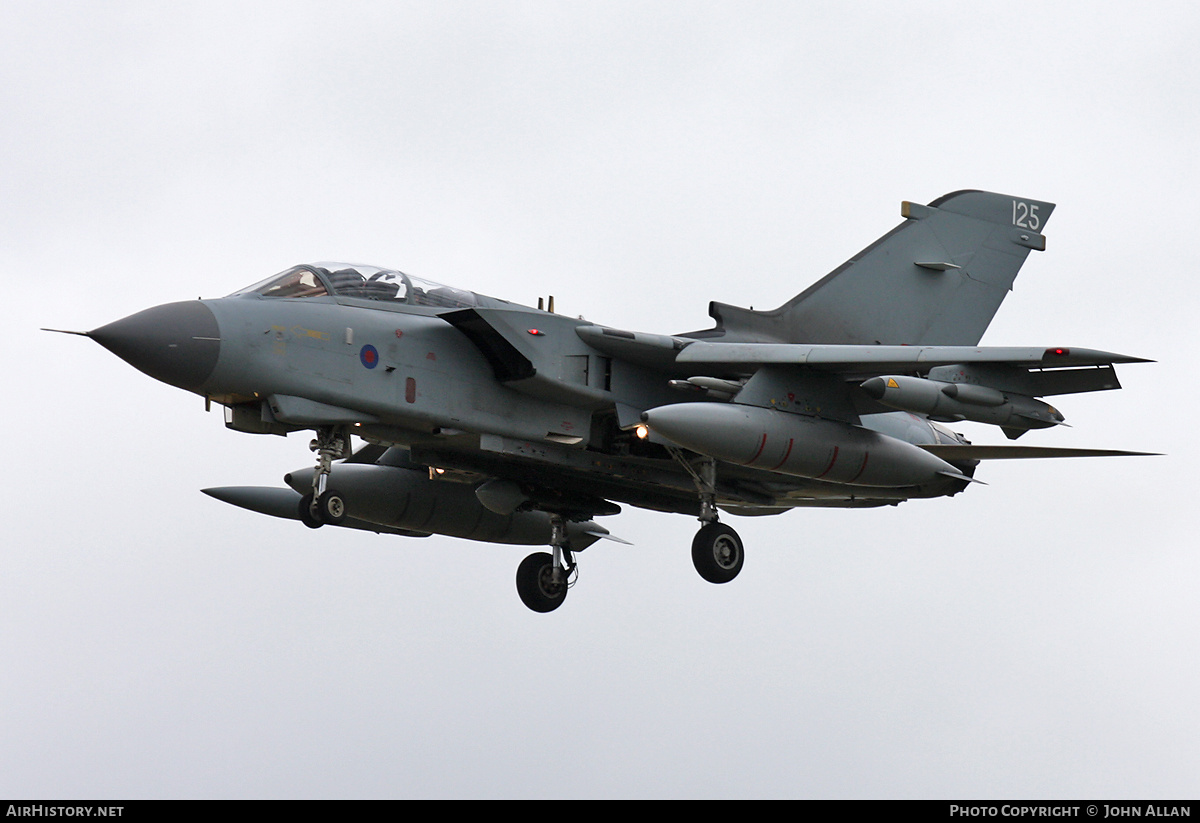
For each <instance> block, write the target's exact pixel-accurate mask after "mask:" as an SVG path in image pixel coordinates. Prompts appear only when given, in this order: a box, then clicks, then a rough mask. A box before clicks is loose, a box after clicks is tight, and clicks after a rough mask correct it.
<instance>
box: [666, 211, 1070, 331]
mask: <svg viewBox="0 0 1200 823" xmlns="http://www.w3.org/2000/svg"><path fill="white" fill-rule="evenodd" d="M1053 211H1054V204H1053V203H1046V202H1043V201H1040V200H1030V199H1029V198H1021V197H1010V196H1009V195H1006V194H993V193H991V192H985V191H970V190H968V191H956V192H952V193H951V194H947V195H944V196H943V197H939V198H938V199H936V200H934V201H933V202H932V203H930V204H929V205H927V206H921V205H918V204H915V203H908V202H905V203H903V204H902V205H901V208H900V213H901V215H902V216H903V217H904V218H905V220H904V222H903V223H901V224H900V225H899V226H897V227H896V228H894V229H892V230H891V231H890V232H888V233H887V234H885V235H884V236H883V237H881V238H879V239H878V240H876V241H875V242H874V243H872V244H871V245H869V246H867V247H866V248H865V249H863V250H862V251H861V252H859V253H858V254H856V255H855V256H854V257H852V258H851V259H850V260H847V261H846V262H845V263H843V264H842V265H841V266H839V267H838V268H836V269H834V270H833V271H832V272H830V273H829V274H827V275H826V276H825V277H823V278H821V279H820V280H818V281H817V282H816V283H814V284H813V285H812V286H810V287H809V288H807V289H805V290H804V291H803V292H801V293H800V294H798V295H796V296H795V297H794V298H792V299H791V300H789V301H788V302H787V303H784V304H783V305H782V306H780V307H779V308H777V309H774V310H771V311H754V310H753V309H743V308H739V307H737V306H731V305H729V304H727V303H718V302H715V301H714V302H712V303H710V304H709V314H710V315H711V316H712V318H713V319H714V320H716V322H717V325H716V327H715V328H713V329H709V330H706V331H700V332H693V333H691V334H687V335H683V336H685V337H697V338H711V337H720V338H721V339H722V340H724V341H726V342H764V343H825V344H848V345H872V344H875V345H926V346H974V345H976V344H978V343H979V340H980V338H982V337H983V333H984V331H985V330H986V329H987V327H988V324H989V323H990V322H991V321H992V317H994V316H995V314H996V310H997V309H999V308H1000V303H1001V302H1002V301H1003V300H1004V298H1005V297H1006V296H1007V294H1008V292H1009V290H1010V289H1011V288H1012V284H1013V281H1014V280H1015V279H1016V277H1017V272H1018V271H1020V269H1021V265H1022V264H1023V263H1024V262H1025V258H1026V257H1028V256H1029V252H1030V250H1031V249H1033V250H1037V251H1042V250H1044V249H1045V248H1046V238H1045V236H1044V235H1042V233H1041V232H1042V230H1043V228H1044V227H1045V225H1046V222H1047V221H1048V220H1049V219H1050V214H1051V212H1053Z"/></svg>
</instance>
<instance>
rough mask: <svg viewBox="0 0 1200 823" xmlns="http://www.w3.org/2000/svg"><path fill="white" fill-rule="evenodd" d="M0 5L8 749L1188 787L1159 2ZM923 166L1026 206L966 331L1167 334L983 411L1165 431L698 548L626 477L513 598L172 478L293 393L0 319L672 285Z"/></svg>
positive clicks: (827, 263) (1179, 286) (859, 201)
mask: <svg viewBox="0 0 1200 823" xmlns="http://www.w3.org/2000/svg"><path fill="white" fill-rule="evenodd" d="M0 9H2V10H3V26H0V115H2V116H0V146H2V147H3V150H2V151H0V226H2V227H3V228H2V229H0V260H3V263H4V275H3V276H4V278H5V284H6V286H7V288H6V290H5V291H6V295H7V296H6V298H5V304H4V305H5V306H6V308H7V309H8V322H6V323H5V324H4V326H3V328H2V329H0V344H2V348H0V351H2V352H3V354H2V355H0V356H2V357H3V358H4V363H5V370H6V373H7V380H6V383H5V385H6V388H5V389H4V399H5V402H4V403H3V407H2V411H0V414H2V415H3V423H4V431H6V432H7V433H9V434H12V435H13V440H12V441H11V442H10V443H9V444H8V448H7V449H6V452H7V453H8V454H9V455H10V456H11V457H13V458H14V460H13V462H12V464H10V467H11V468H12V469H13V472H12V475H11V476H10V478H9V479H8V480H7V481H5V483H4V495H3V499H4V500H5V501H7V503H8V504H9V509H8V511H9V516H8V517H7V518H6V522H5V525H4V526H3V527H0V528H2V529H3V531H2V534H3V536H4V537H3V541H2V546H0V548H2V550H0V660H2V661H3V665H2V666H0V740H2V741H3V745H2V746H0V796H8V797H12V796H25V797H63V798H67V797H102V798H103V797H119V798H125V797H300V796H315V797H356V796H383V797H389V796H394V797H413V796H437V797H506V796H539V797H541V796H597V797H608V796H683V797H695V796H705V797H707V796H711V797H737V796H785V797H880V796H882V797H910V796H912V797H928V796H934V797H955V798H963V797H999V796H1011V797H1016V796H1019V797H1074V798H1087V797H1096V798H1115V797H1145V796H1149V797H1167V796H1175V797H1178V796H1183V797H1195V796H1197V794H1198V793H1200V791H1198V790H1200V778H1198V775H1200V708H1198V704H1197V701H1196V695H1197V693H1198V692H1200V688H1198V687H1200V655H1198V654H1197V651H1198V650H1200V619H1198V618H1200V606H1197V601H1196V592H1197V588H1198V585H1197V584H1198V583H1200V560H1198V559H1197V551H1196V538H1195V527H1194V523H1193V521H1194V512H1193V511H1192V508H1191V507H1192V506H1193V505H1195V503H1194V501H1193V497H1194V496H1195V492H1196V489H1197V484H1196V480H1195V470H1194V467H1195V466H1196V465H1197V461H1198V460H1200V450H1198V449H1197V445H1196V440H1197V437H1196V421H1195V419H1194V414H1193V412H1194V409H1195V408H1196V406H1197V402H1198V401H1200V392H1198V391H1197V388H1196V381H1195V379H1194V378H1193V377H1192V375H1193V374H1194V371H1195V368H1196V355H1197V353H1198V352H1197V349H1198V347H1197V342H1196V341H1197V329H1196V324H1195V323H1194V318H1195V317H1196V314H1197V310H1198V309H1200V306H1198V305H1197V304H1198V302H1200V301H1198V300H1197V289H1196V286H1195V279H1194V271H1195V261H1194V253H1193V247H1194V245H1195V227H1196V223H1197V216H1198V215H1197V211H1198V209H1197V205H1196V203H1197V199H1196V192H1197V189H1198V183H1200V180H1198V174H1197V168H1196V163H1197V160H1196V158H1197V145H1196V141H1197V138H1196V135H1197V134H1198V133H1200V122H1198V116H1197V115H1198V112H1197V101H1198V100H1200V89H1198V87H1197V86H1198V84H1200V58H1198V56H1197V54H1198V52H1197V50H1196V48H1195V43H1196V42H1197V40H1198V39H1200V25H1198V22H1200V12H1197V11H1196V9H1195V6H1194V4H1190V3H1183V2H1177V3H1171V2H1163V3H1152V4H1146V5H1144V6H1142V7H1139V8H1138V9H1136V10H1135V9H1134V8H1133V7H1131V6H1129V5H1128V4H1111V3H1110V4H1104V3H1054V2H1048V3H1047V2H1038V3H1026V2H1004V3H973V4H963V3H942V2H913V3H904V4H896V3H846V4H817V3H812V4H805V3H737V4H734V3H700V2H687V3H682V2H680V3H649V4H647V3H618V2H606V3H587V4H585V3H536V2H522V3H515V2H514V3H485V2H477V3H475V2H466V3H463V2H459V3H453V2H439V3H395V2H388V3H340V4H336V5H332V4H326V3H296V2H289V3H257V4H250V3H216V2H204V3H173V4H160V3H148V2H147V3H133V2H113V3H104V4H94V3H71V2H61V3H53V4H47V3H32V2H13V1H12V0H3V2H2V3H0ZM961 188H984V189H991V190H995V191H1001V192H1006V193H1009V194H1013V195H1018V196H1025V197H1031V198H1038V199H1043V200H1050V201H1053V202H1055V203H1057V204H1058V209H1057V210H1056V211H1055V213H1054V218H1053V220H1052V221H1051V223H1050V224H1049V226H1048V229H1047V235H1048V238H1049V242H1048V246H1049V248H1048V250H1047V251H1046V252H1045V253H1044V254H1035V255H1032V256H1031V258H1030V261H1029V262H1028V263H1027V265H1026V266H1025V269H1024V270H1023V272H1022V275H1021V277H1020V279H1018V281H1017V285H1016V290H1015V291H1014V292H1013V294H1012V295H1011V296H1010V297H1009V299H1008V301H1007V302H1006V304H1005V305H1004V306H1003V307H1002V308H1001V310H1000V314H999V315H998V317H997V319H996V321H995V322H994V323H993V325H992V327H991V329H990V330H989V332H988V334H987V336H986V337H985V338H984V342H985V343H988V344H993V345H1075V346H1087V347H1092V348H1100V349H1107V350H1111V351H1118V352H1126V353H1129V354H1135V355H1141V356H1144V357H1151V358H1155V359H1156V360H1158V361H1159V362H1158V363H1157V364H1151V365H1143V366H1131V367H1125V368H1122V369H1120V371H1119V374H1120V377H1121V380H1122V382H1123V383H1124V385H1125V389H1124V390H1123V391H1120V392H1109V393H1100V394H1098V395H1093V396H1074V397H1064V398H1061V403H1059V404H1057V405H1059V406H1060V408H1061V409H1062V410H1063V411H1064V413H1065V414H1066V415H1067V418H1068V420H1069V422H1071V423H1072V424H1073V426H1074V427H1073V428H1071V429H1062V430H1057V431H1052V432H1035V433H1032V434H1030V435H1029V436H1028V437H1027V438H1026V439H1025V440H1023V441H1022V442H1023V443H1024V442H1029V443H1031V444H1039V445H1064V446H1080V447H1082V446H1095V447H1112V448H1130V449H1140V450H1146V451H1160V452H1166V453H1167V456H1165V457H1158V458H1145V459H1120V460H1116V459H1114V460H1079V461H1075V460H1064V461H1044V462H1033V461H1013V462H1007V463H993V464H987V465H985V466H984V467H983V468H982V469H981V470H980V472H979V475H978V476H979V477H980V478H981V479H983V480H985V481H986V482H987V483H988V484H989V485H987V486H975V487H973V488H971V489H969V490H968V491H967V492H966V493H964V494H963V495H961V496H960V497H958V498H955V499H954V500H936V501H915V502H911V503H907V504H905V505H902V506H900V507H898V508H896V509H889V510H886V511H865V512H845V511H798V512H793V513H790V514H787V515H783V516H781V517H776V518H763V519H755V520H751V519H737V518H734V519H732V520H731V522H733V523H734V524H735V525H736V526H737V528H738V529H739V531H740V532H741V533H742V535H743V538H744V539H745V541H746V543H747V546H748V560H747V562H746V567H745V570H744V572H743V573H742V575H741V576H740V577H739V578H738V580H737V581H736V582H735V583H733V584H730V585H727V586H721V587H715V586H711V585H709V584H707V583H704V582H703V581H702V580H700V578H699V577H698V576H697V575H696V573H695V572H694V570H693V569H692V567H691V562H690V558H689V557H688V546H689V545H690V541H691V536H692V533H693V532H694V529H695V525H696V524H695V523H694V521H692V520H691V519H689V518H686V517H682V516H671V515H660V514H651V513H647V512H641V511H637V510H632V509H627V510H626V511H625V513H623V514H622V515H620V516H619V517H616V518H610V519H607V520H606V521H604V522H605V525H607V526H608V527H609V528H611V529H612V530H613V531H614V532H615V533H616V534H618V535H620V536H622V537H624V538H626V539H628V540H631V541H633V542H634V543H635V544H636V545H635V546H633V547H626V546H618V545H615V544H605V545H599V546H596V547H594V548H593V549H591V550H589V551H588V552H586V553H585V554H584V555H583V556H582V564H583V565H582V575H581V579H580V582H579V585H578V586H576V587H575V589H573V590H572V592H571V596H570V597H569V598H568V601H567V603H566V604H565V605H564V607H563V608H562V609H560V610H559V611H558V612H556V613H554V614H552V615H535V614H533V613H530V612H528V611H527V610H526V609H525V608H524V607H523V606H522V605H521V604H520V601H519V600H518V599H517V596H516V592H515V590H514V586H513V575H514V571H515V568H516V565H517V563H518V562H519V561H520V559H521V557H523V556H524V554H525V553H526V551H527V550H525V549H523V548H519V547H501V546H491V545H485V544H476V543H468V542H462V541H454V540H450V539H443V538H436V537H435V538H429V539H426V540H404V539H400V538H392V537H381V536H376V535H368V534H354V533H348V534H343V533H340V532H334V531H331V530H329V529H324V530H321V531H318V532H312V531H309V530H307V529H305V528H303V527H302V526H300V525H299V524H297V523H289V522H284V521H280V520H274V519H271V518H266V517H262V516H259V515H254V514H251V513H249V512H245V511H242V510H239V509H235V508H232V507H230V506H227V505H224V504H221V503H218V502H217V501H215V500H212V499H210V498H208V497H205V496H204V495H202V494H200V493H199V491H198V489H200V488H202V487H207V486H213V485H236V484H263V485H274V484H278V483H279V481H280V478H281V476H282V475H283V473H284V472H286V471H289V470H293V469H296V468H299V467H302V466H306V465H309V464H310V455H309V452H308V450H307V448H306V445H307V438H304V437H300V436H292V437H290V438H286V439H284V438H272V437H253V436H250V435H243V434H236V433H233V432H228V431H226V430H225V429H224V427H223V425H222V421H221V418H220V415H219V414H216V413H213V414H208V415H206V414H205V413H204V410H203V403H202V401H201V400H200V399H199V398H197V397H195V396H192V395H188V394H186V393H184V392H181V391H178V390H176V389H172V388H170V387H168V386H165V385H162V384H158V383H156V382H154V381H153V380H151V379H149V378H147V377H145V376H144V375H142V374H140V373H138V372H136V371H135V370H133V369H132V368H130V367H129V366H128V365H126V364H124V363H122V362H121V361H119V360H117V359H116V358H114V357H113V356H112V355H110V354H109V353H107V352H106V351H104V350H103V349H101V348H100V347H99V346H97V345H95V344H93V343H91V342H89V341H87V340H82V339H79V338H71V337H65V336H56V335H50V334H45V333H42V332H38V331H36V329H37V328H38V327H39V326H53V327H59V328H76V329H90V328H94V327H96V326H99V325H102V324H104V323H106V322H109V321H111V320H114V319H116V318H119V317H123V316H125V315H128V314H131V313H133V312H135V311H137V310H140V309H142V308H145V307H148V306H151V305H156V304H159V303H164V302H170V301H174V300H181V299H189V298H192V297H196V296H198V295H203V296H205V297H215V296H219V295H222V294H226V293H229V292H232V291H234V290H236V289H237V288H240V287H242V286H245V285H247V284H249V283H251V282H254V281H256V280H259V279H261V278H263V277H265V276H267V275H269V274H271V273H273V272H275V271H279V270H281V269H283V268H285V267H287V266H288V265H291V264H293V263H296V262H302V261H306V260H318V259H349V260H355V261H362V262H370V263H377V264H381V265H389V266H396V267H400V268H403V269H405V270H406V271H410V272H412V273H414V274H418V275H423V276H426V277H429V278H432V279H435V280H440V281H443V282H447V283H454V284H458V285H462V286H464V287H467V288H472V289H475V290H477V291H481V292H485V293H488V294H494V295H497V296H502V297H506V298H509V299H513V300H517V301H521V302H526V303H533V302H535V301H536V298H537V297H538V296H539V295H546V294H554V295H555V296H556V302H557V306H558V309H559V310H560V311H562V312H565V313H569V314H583V315H586V316H587V317H588V318H589V319H593V320H597V321H601V322H604V323H606V324H610V325H615V326H620V327H624V328H633V329H641V330H646V331H655V332H663V333H669V332H678V331H684V330H689V329H695V328H702V327H707V326H708V325H709V320H708V318H707V316H706V306H707V301H708V300H710V299H717V300H722V301H725V302H729V303H736V304H738V305H754V306H756V307H758V308H764V307H771V306H775V305H778V304H779V303H780V302H782V301H783V300H785V299H787V298H788V297H790V296H792V295H793V294H795V293H796V292H798V291H800V290H801V289H802V288H803V287H805V286H806V285H808V284H809V283H811V282H812V281H813V280H815V279H817V278H818V277H820V276H821V275H823V274H824V273H826V272H827V271H829V270H830V269H832V268H833V267H835V266H836V265H838V264H840V263H841V262H842V261H843V260H845V259H846V258H847V257H848V256H850V255H851V254H853V253H854V252H856V251H858V250H859V249H860V248H862V247H863V246H865V245H866V244H867V243H868V242H870V241H872V240H873V239H875V238H876V237H877V236H879V235H880V234H882V233H883V232H885V231H887V230H888V229H890V228H891V227H892V226H894V225H895V224H896V223H898V222H899V220H900V217H899V203H900V201H901V200H902V199H908V200H914V201H917V202H928V201H929V200H932V199H933V198H935V197H937V196H939V195H941V194H944V193H946V192H949V191H953V190H956V189H961ZM1168 400H1169V401H1170V402H1165V401H1168ZM962 430H963V431H964V432H965V433H967V434H968V436H970V437H971V438H972V439H973V440H974V441H975V442H985V443H991V442H1004V440H1003V436H1002V435H1001V434H1000V433H999V432H997V431H995V430H993V429H990V428H987V427H983V426H976V425H974V424H964V426H963V427H962ZM1189 535H1190V536H1189Z"/></svg>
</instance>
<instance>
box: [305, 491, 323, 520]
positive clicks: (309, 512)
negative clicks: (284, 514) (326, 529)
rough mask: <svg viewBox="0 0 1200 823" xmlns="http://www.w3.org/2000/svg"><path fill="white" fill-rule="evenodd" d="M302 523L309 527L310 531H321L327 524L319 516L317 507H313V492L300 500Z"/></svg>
mask: <svg viewBox="0 0 1200 823" xmlns="http://www.w3.org/2000/svg"><path fill="white" fill-rule="evenodd" d="M299 509H300V522H301V523H303V524H304V525H306V526H308V527H309V528H310V529H319V528H321V527H322V526H324V525H325V524H324V523H323V522H322V521H321V518H320V517H318V516H317V511H316V507H315V506H313V496H312V492H309V493H308V494H306V495H304V496H303V497H301V498H300V506H299Z"/></svg>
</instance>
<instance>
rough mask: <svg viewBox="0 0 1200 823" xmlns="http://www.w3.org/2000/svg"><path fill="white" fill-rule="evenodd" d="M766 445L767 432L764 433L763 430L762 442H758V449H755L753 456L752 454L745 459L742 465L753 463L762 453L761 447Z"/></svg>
mask: <svg viewBox="0 0 1200 823" xmlns="http://www.w3.org/2000/svg"><path fill="white" fill-rule="evenodd" d="M766 445H767V433H766V432H763V438H762V442H761V443H759V444H758V451H756V452H755V453H754V456H753V457H751V458H750V459H749V460H747V461H746V462H745V463H743V464H742V465H743V466H749V465H750V464H751V463H753V462H754V461H755V460H757V459H758V456H759V455H760V454H762V450H763V447H764V446H766Z"/></svg>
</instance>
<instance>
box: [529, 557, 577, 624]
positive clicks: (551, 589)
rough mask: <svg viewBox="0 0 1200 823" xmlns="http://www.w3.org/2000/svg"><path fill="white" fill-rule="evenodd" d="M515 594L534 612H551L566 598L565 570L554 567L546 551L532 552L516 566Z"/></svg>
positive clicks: (552, 559)
mask: <svg viewBox="0 0 1200 823" xmlns="http://www.w3.org/2000/svg"><path fill="white" fill-rule="evenodd" d="M517 594H519V595H520V596H521V602H522V603H524V604H525V605H526V606H528V607H529V608H531V609H533V610H534V611H535V612H552V611H554V610H555V609H557V608H558V607H559V606H561V605H562V604H563V601H564V600H566V599H567V571H566V569H563V568H559V569H557V570H556V569H555V568H554V558H553V557H551V556H550V554H549V553H547V552H534V553H533V554H531V555H529V556H528V557H526V558H525V559H524V560H522V561H521V565H520V566H518V567H517Z"/></svg>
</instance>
